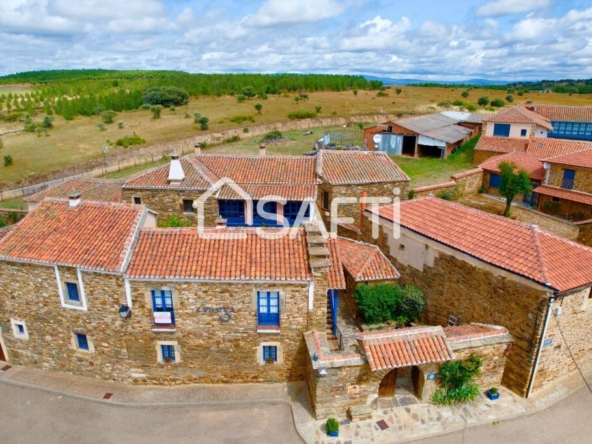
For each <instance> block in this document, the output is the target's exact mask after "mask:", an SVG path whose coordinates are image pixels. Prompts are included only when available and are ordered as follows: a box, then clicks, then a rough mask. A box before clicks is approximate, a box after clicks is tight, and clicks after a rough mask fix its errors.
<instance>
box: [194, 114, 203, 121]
mask: <svg viewBox="0 0 592 444" xmlns="http://www.w3.org/2000/svg"><path fill="white" fill-rule="evenodd" d="M200 117H201V114H200V113H193V123H199V118H200Z"/></svg>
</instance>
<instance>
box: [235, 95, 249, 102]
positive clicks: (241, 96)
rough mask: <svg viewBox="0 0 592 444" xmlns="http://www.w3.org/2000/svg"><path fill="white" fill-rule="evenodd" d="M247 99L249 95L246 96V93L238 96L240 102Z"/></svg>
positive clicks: (237, 99)
mask: <svg viewBox="0 0 592 444" xmlns="http://www.w3.org/2000/svg"><path fill="white" fill-rule="evenodd" d="M245 100H247V96H245V95H244V94H239V95H237V96H236V101H237V102H239V103H242V102H244V101H245Z"/></svg>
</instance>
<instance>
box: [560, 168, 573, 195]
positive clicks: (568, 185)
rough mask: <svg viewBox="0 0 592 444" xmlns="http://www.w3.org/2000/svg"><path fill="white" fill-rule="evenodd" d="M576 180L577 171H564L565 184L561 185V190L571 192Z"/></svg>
mask: <svg viewBox="0 0 592 444" xmlns="http://www.w3.org/2000/svg"><path fill="white" fill-rule="evenodd" d="M575 178H576V172H575V170H563V182H562V183H561V188H565V189H567V190H571V189H572V188H573V185H574V179H575Z"/></svg>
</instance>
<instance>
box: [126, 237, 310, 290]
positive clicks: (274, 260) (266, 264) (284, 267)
mask: <svg viewBox="0 0 592 444" xmlns="http://www.w3.org/2000/svg"><path fill="white" fill-rule="evenodd" d="M265 231H267V232H269V233H274V232H275V233H278V232H279V230H274V229H271V228H270V229H266V230H265ZM208 232H215V233H216V234H220V233H222V234H224V235H225V236H226V238H225V239H212V238H207V237H205V236H200V235H199V234H198V232H197V230H196V229H195V228H167V229H158V228H147V229H143V230H141V232H140V238H139V240H138V243H137V245H136V248H135V250H134V254H133V255H132V259H131V262H130V265H129V268H128V271H127V275H128V276H129V277H130V278H137V279H141V278H143V279H196V280H205V279H208V280H220V281H244V280H256V281H259V280H261V281H307V280H311V279H312V275H311V271H310V267H309V263H308V250H307V243H306V239H305V234H304V231H303V230H302V229H300V230H298V232H297V234H296V236H295V237H294V238H291V236H283V237H281V238H278V239H264V238H263V237H261V236H259V235H258V234H257V230H256V229H252V228H251V229H248V228H223V229H215V228H214V229H211V230H208V231H207V232H206V233H208ZM241 235H244V239H240V238H237V237H239V236H241Z"/></svg>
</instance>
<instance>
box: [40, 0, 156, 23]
mask: <svg viewBox="0 0 592 444" xmlns="http://www.w3.org/2000/svg"><path fill="white" fill-rule="evenodd" d="M48 7H49V10H50V11H51V12H53V13H55V14H56V15H60V16H64V17H69V18H72V19H76V20H112V19H125V18H129V19H140V18H145V17H162V16H163V14H164V12H165V10H164V7H163V5H162V3H161V2H160V1H158V0H124V1H122V0H82V1H72V0H50V1H49V4H48Z"/></svg>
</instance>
